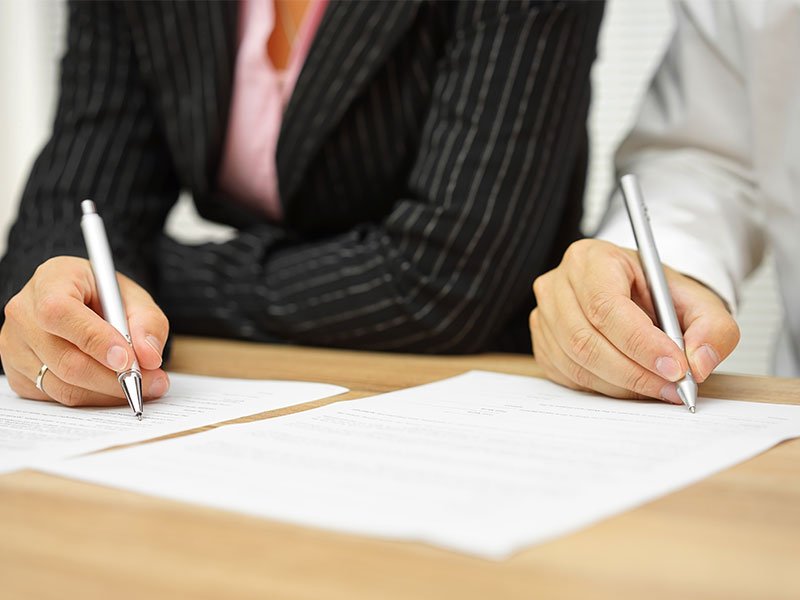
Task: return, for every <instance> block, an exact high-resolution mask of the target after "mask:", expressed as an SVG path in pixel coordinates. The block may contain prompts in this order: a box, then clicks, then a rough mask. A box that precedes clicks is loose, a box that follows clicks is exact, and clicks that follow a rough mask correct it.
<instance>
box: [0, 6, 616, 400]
mask: <svg viewBox="0 0 800 600" xmlns="http://www.w3.org/2000/svg"><path fill="white" fill-rule="evenodd" d="M263 1H265V0H262V2H263ZM266 1H269V2H270V7H271V8H270V10H272V9H273V8H274V10H273V11H272V12H271V14H272V19H273V23H274V31H273V33H272V34H270V37H269V44H272V42H273V41H274V37H275V31H277V26H278V18H280V19H281V20H282V22H283V17H284V13H283V12H282V11H284V10H286V7H285V6H284V7H283V8H281V7H280V6H279V5H278V1H277V0H266ZM273 1H274V2H275V5H274V6H272V4H271V2H273ZM254 2H256V0H249V1H248V3H249V4H252V3H254ZM248 3H227V2H198V3H189V2H178V3H169V2H156V3H149V2H138V3H130V2H119V3H116V2H102V3H100V2H94V3H81V2H76V3H74V4H71V5H70V8H69V34H68V36H69V37H68V48H67V52H66V55H65V56H64V59H63V63H62V80H61V97H60V101H59V105H58V111H57V116H56V121H55V125H54V130H53V136H52V138H51V140H50V141H49V143H48V144H47V145H46V147H45V148H44V150H43V151H42V153H41V155H40V157H39V158H38V160H37V161H36V163H35V165H34V167H33V171H32V173H31V176H30V180H29V182H28V185H27V187H26V189H25V192H24V196H23V199H22V203H21V206H20V211H19V216H18V219H17V221H16V223H15V224H14V226H13V228H12V230H11V233H10V237H9V244H8V252H7V255H6V256H5V257H4V259H3V260H2V262H0V302H1V303H2V304H3V305H5V307H6V310H5V322H4V323H3V326H2V330H0V358H2V362H3V366H4V368H5V370H6V373H7V375H8V377H9V382H10V383H11V385H12V387H13V388H14V389H15V390H16V391H17V392H18V393H19V394H20V395H23V396H26V397H32V398H41V399H44V398H47V397H50V398H53V399H55V400H57V401H61V402H64V403H67V404H73V405H75V404H109V403H118V402H121V401H122V398H121V396H120V395H119V394H120V390H119V386H118V384H117V382H116V378H115V376H114V373H113V371H114V370H120V369H121V368H125V366H126V365H127V364H129V363H130V361H131V360H132V358H133V357H132V356H130V355H129V353H128V352H127V351H126V349H125V348H126V347H125V345H124V343H123V340H121V339H120V337H119V336H118V334H116V332H115V331H113V330H112V329H111V328H110V326H108V325H107V324H106V323H105V322H104V321H102V319H100V318H99V317H98V316H97V314H96V313H95V312H94V310H92V309H95V310H96V309H97V297H96V291H95V289H94V285H93V280H92V278H91V277H90V276H89V273H90V271H89V267H88V263H87V262H86V261H85V260H84V259H82V258H79V257H82V256H85V250H84V245H83V242H82V239H81V234H80V227H79V224H78V222H79V201H80V200H82V199H83V198H92V199H93V200H94V201H95V202H96V204H97V206H98V210H99V212H100V214H102V215H103V217H104V218H105V220H106V224H107V227H108V229H109V235H110V238H111V240H112V246H113V252H114V255H115V259H116V264H117V268H118V269H119V271H120V272H121V274H124V275H125V276H126V277H124V278H123V280H122V291H123V296H124V298H125V302H126V304H127V309H128V313H129V319H130V322H131V330H132V337H133V343H134V348H135V351H136V354H137V356H138V357H139V362H140V364H141V366H142V367H143V369H144V390H145V394H146V396H148V397H157V396H160V395H162V394H163V393H164V392H165V391H166V389H167V387H168V380H167V376H166V374H165V373H164V372H163V371H162V370H161V369H160V366H161V355H162V351H163V348H164V345H165V343H166V338H167V329H168V321H167V319H168V320H169V324H170V325H171V327H172V329H173V330H174V331H180V332H189V333H195V334H205V335H219V336H230V337H238V338H244V339H252V340H262V341H289V342H295V343H305V344H319V345H327V346H338V347H351V348H364V349H373V350H393V351H413V352H431V353H433V352H438V353H446V352H476V351H482V350H490V349H491V350H512V351H526V350H529V349H530V341H529V334H528V328H527V316H528V314H529V312H530V310H531V308H532V306H531V304H532V295H531V292H530V282H531V281H532V280H533V279H534V277H535V276H537V275H538V274H540V273H542V272H544V271H546V270H547V269H549V268H551V267H552V266H554V264H555V263H556V262H557V259H558V258H559V257H560V255H561V253H562V252H563V250H564V248H565V247H566V246H567V245H568V244H569V243H570V242H572V241H573V240H575V239H576V238H577V237H578V222H579V219H580V213H581V195H582V189H583V182H584V173H585V169H586V131H585V119H586V113H587V109H588V104H589V71H590V67H591V64H592V61H593V59H594V56H595V42H596V37H597V30H598V27H599V23H600V19H601V16H602V3H598V2H436V1H429V2H385V3H384V2H337V1H335V0H332V1H331V2H330V3H328V4H327V6H325V7H324V8H321V9H319V10H318V11H317V14H318V21H317V22H316V23H315V25H314V31H313V33H312V34H311V36H310V39H309V44H308V47H307V48H306V50H305V53H304V55H303V60H302V64H301V65H300V66H298V68H297V72H296V73H295V79H293V80H292V83H291V85H292V86H293V87H292V88H291V89H292V91H291V93H290V94H289V95H288V96H287V97H286V98H285V105H281V104H280V103H279V106H280V108H279V110H278V111H277V112H275V111H273V112H272V116H271V117H270V118H272V117H274V118H275V119H276V120H275V121H274V122H275V123H276V124H277V125H276V131H277V133H276V134H275V139H274V145H273V146H272V150H271V154H270V153H269V152H268V153H267V155H263V156H261V155H254V154H253V152H252V151H250V155H249V156H250V158H253V157H254V156H255V157H256V158H257V159H258V160H256V162H255V165H256V166H255V167H254V169H255V170H253V171H246V172H245V173H244V175H242V173H241V169H239V171H240V172H239V174H238V179H237V174H236V170H237V165H239V163H238V162H237V161H236V160H233V161H232V159H231V156H236V151H237V149H236V148H232V146H236V144H237V143H238V144H240V146H239V150H241V149H242V148H245V150H244V153H245V154H247V152H248V150H247V149H246V147H247V145H248V144H249V143H250V142H252V141H253V140H254V139H256V140H257V139H260V138H259V136H260V134H256V132H257V131H259V129H258V127H256V125H257V124H259V123H261V120H260V118H259V119H255V120H253V119H251V120H247V119H246V118H245V119H244V120H242V119H240V120H239V123H240V126H239V132H240V133H239V137H238V138H236V136H235V135H234V130H235V129H236V127H235V126H234V123H235V122H236V120H235V117H234V115H235V114H238V115H241V114H243V113H242V112H241V111H240V109H239V108H237V102H238V101H237V94H240V89H241V88H242V87H244V88H245V92H244V93H245V95H246V93H247V89H246V86H247V84H246V83H244V84H243V83H241V81H243V80H240V71H239V69H240V63H242V62H246V61H244V59H242V56H243V53H244V52H245V48H246V47H248V46H247V44H246V40H247V39H249V38H248V37H247V35H248V34H247V33H246V30H248V28H250V25H249V21H247V19H244V18H243V17H242V14H243V13H240V12H239V11H240V10H244V7H245V6H247V4H248ZM289 8H290V9H292V10H295V9H296V8H297V7H294V8H292V7H289ZM318 8H319V7H318ZM295 12H297V11H295ZM301 12H302V11H301ZM304 18H305V17H304ZM267 20H269V19H267ZM237 24H238V27H239V28H238V29H237ZM284 25H286V23H285V22H284ZM253 29H255V27H253ZM289 29H290V28H289V27H288V26H287V27H285V30H286V32H287V33H292V32H290V31H289ZM243 31H245V33H243ZM298 31H299V30H298ZM294 33H297V32H294ZM306 33H308V28H306ZM243 36H244V37H243ZM288 37H294V36H288ZM263 42H264V40H261V41H257V43H256V46H255V47H258V48H261V50H263V49H264V47H265V44H264V43H263ZM271 52H272V48H271V47H270V54H269V55H270V56H272V54H271ZM289 56H291V53H290V54H289ZM300 67H302V68H300ZM279 81H285V80H279ZM276 89H277V88H276ZM274 91H275V89H273V92H274ZM251 96H252V94H251ZM245 104H246V103H245ZM245 104H243V106H244V105H245ZM264 118H267V117H266V116H265V117H264ZM242 123H244V126H243V127H242V126H241V124H242ZM249 126H252V131H249V130H248V127H249ZM265 135H266V134H265ZM232 139H234V140H235V139H239V142H232V141H231V140H232ZM231 161H232V166H231ZM226 164H227V165H229V166H231V168H232V171H233V175H231V173H230V172H228V168H227V167H226ZM262 167H263V168H264V169H265V172H267V175H266V176H264V177H263V178H262V179H263V181H262V183H263V184H264V187H263V188H262V189H267V188H268V187H269V186H270V185H272V186H273V188H274V190H273V192H274V193H273V198H272V202H271V203H270V202H268V201H266V200H268V199H265V198H261V197H259V193H260V192H258V190H257V189H256V192H255V193H254V194H253V193H252V191H253V190H252V189H251V190H250V192H251V194H250V195H251V196H255V197H254V198H247V197H246V196H247V195H248V193H247V192H241V193H240V192H239V191H237V190H242V189H243V188H242V187H241V186H242V185H244V186H245V188H246V187H247V186H248V185H250V184H252V183H253V182H254V181H256V180H258V178H257V177H256V175H255V173H256V171H258V172H261V168H262ZM269 173H272V174H271V175H270V174H269ZM249 174H252V175H253V176H252V177H250V176H249ZM231 182H233V183H231ZM251 187H252V186H251ZM256 187H257V186H256ZM181 190H186V191H189V192H191V194H192V197H193V199H194V202H195V204H196V206H197V209H198V211H199V212H200V214H201V215H203V216H204V217H206V218H208V219H211V220H215V221H219V222H221V223H226V224H229V225H232V226H233V227H235V228H236V235H235V236H234V237H233V239H231V240H230V241H228V242H225V243H221V244H205V245H200V246H188V245H182V244H179V243H177V242H175V241H173V240H171V239H169V238H168V237H166V236H165V235H164V234H163V225H164V221H165V218H166V216H167V213H168V212H169V210H170V208H171V207H172V205H173V204H174V202H175V201H176V199H177V197H178V194H179V192H180V191H181ZM37 267H38V270H37ZM151 294H152V297H151ZM153 298H155V300H153ZM87 307H88V308H87ZM162 310H163V312H162ZM165 315H166V316H165ZM43 364H47V365H48V366H49V367H50V370H49V371H48V372H47V376H46V377H45V378H44V379H43V381H42V384H43V385H42V387H43V388H44V389H43V390H39V389H37V388H35V387H34V384H33V381H34V379H35V378H36V374H37V373H38V372H39V369H40V367H41V366H42V365H43Z"/></svg>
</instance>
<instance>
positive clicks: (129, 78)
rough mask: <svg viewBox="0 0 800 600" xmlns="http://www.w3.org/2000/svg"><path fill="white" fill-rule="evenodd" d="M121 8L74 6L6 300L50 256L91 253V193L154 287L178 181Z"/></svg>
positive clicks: (13, 235) (13, 237) (130, 270)
mask: <svg viewBox="0 0 800 600" xmlns="http://www.w3.org/2000/svg"><path fill="white" fill-rule="evenodd" d="M120 12H121V11H120V7H119V6H118V5H114V4H112V3H107V2H71V3H70V4H69V6H68V33H67V36H68V37H67V48H66V53H65V55H64V57H63V59H62V62H61V81H60V97H59V100H58V105H57V109H56V117H55V122H54V125H53V133H52V136H51V138H50V140H49V141H48V142H47V144H46V145H45V146H44V148H43V150H42V151H41V153H40V155H39V157H38V158H37V159H36V161H35V163H34V165H33V169H32V172H31V174H30V177H29V180H28V183H27V185H26V187H25V189H24V192H23V196H22V200H21V203H20V207H19V214H18V216H17V219H16V222H15V223H14V225H13V226H12V228H11V231H10V234H9V240H8V250H7V253H6V255H5V257H4V258H3V259H2V262H0V305H2V306H5V304H6V303H7V302H8V300H9V299H10V298H11V296H13V295H14V294H16V293H17V292H18V291H19V290H20V289H21V288H22V286H23V285H24V284H25V282H26V281H27V280H28V279H30V277H31V275H32V274H33V272H34V270H35V269H36V267H37V266H38V265H39V264H41V263H42V262H44V261H46V260H47V259H48V258H51V257H53V256H58V255H74V256H84V257H85V256H86V250H85V247H84V242H83V238H82V235H81V229H80V201H81V200H83V199H86V198H91V199H93V200H94V201H95V203H96V204H97V206H98V210H99V212H100V214H101V215H102V216H103V218H104V221H105V224H106V228H107V230H108V235H109V240H110V243H111V246H112V250H113V252H114V257H115V263H116V267H117V270H119V271H121V272H123V273H125V274H126V275H128V276H130V277H132V278H133V279H134V280H136V281H138V282H139V283H141V284H142V285H144V286H145V287H148V288H149V287H151V286H152V284H153V281H154V277H153V264H154V252H155V248H156V244H155V240H156V238H157V235H158V232H159V231H160V230H161V229H162V227H163V223H164V220H165V218H166V214H167V212H168V211H169V209H170V207H171V206H172V204H173V203H174V202H175V200H176V199H177V194H178V183H177V180H176V176H175V173H174V169H173V168H172V164H171V159H170V157H169V155H168V153H167V151H166V148H167V146H166V144H165V143H164V141H163V139H162V136H161V134H160V132H159V127H158V125H157V123H156V120H155V118H154V115H153V112H152V111H151V107H150V105H149V104H148V96H147V94H146V90H145V88H144V85H143V84H142V81H141V80H140V77H139V72H138V70H137V64H136V58H135V56H134V52H133V44H132V40H131V35H130V31H129V28H128V26H127V23H126V20H125V18H124V15H122V14H120ZM0 324H2V316H0Z"/></svg>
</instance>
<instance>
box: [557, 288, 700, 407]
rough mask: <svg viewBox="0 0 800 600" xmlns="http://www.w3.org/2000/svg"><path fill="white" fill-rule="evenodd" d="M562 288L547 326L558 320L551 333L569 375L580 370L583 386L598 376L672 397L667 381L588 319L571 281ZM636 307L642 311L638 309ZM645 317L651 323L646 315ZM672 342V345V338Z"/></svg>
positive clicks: (638, 391) (620, 386) (652, 395)
mask: <svg viewBox="0 0 800 600" xmlns="http://www.w3.org/2000/svg"><path fill="white" fill-rule="evenodd" d="M561 287H563V288H564V289H563V290H562V289H560V288H559V289H557V297H558V298H559V302H558V303H557V304H556V305H555V306H554V313H555V318H554V320H553V321H547V323H546V325H548V326H549V324H550V323H551V322H552V323H557V326H554V327H553V328H552V333H551V335H552V336H553V339H554V342H555V343H556V344H558V345H559V346H560V348H561V350H562V352H563V354H564V355H566V358H568V360H569V362H570V363H571V364H570V365H565V364H564V363H563V362H562V363H561V364H560V365H559V366H561V367H567V368H568V369H569V371H568V373H567V374H568V375H570V376H572V375H573V373H572V371H574V372H575V376H576V377H577V376H578V373H580V377H582V378H583V379H584V380H583V381H581V383H582V385H584V386H588V383H587V381H594V380H595V379H599V380H601V381H604V382H606V384H610V385H612V386H613V387H614V388H617V389H624V390H629V391H630V392H633V393H634V394H636V395H639V396H646V397H650V398H662V397H664V395H665V394H666V395H667V399H668V400H671V399H672V397H671V396H670V394H669V387H667V389H665V386H667V383H668V380H667V379H666V378H664V377H660V376H658V375H656V374H654V373H653V372H651V371H649V370H648V369H646V368H644V367H643V366H642V365H640V364H639V363H637V362H635V361H634V360H632V359H631V358H630V357H628V356H626V355H625V354H623V353H622V352H621V351H620V350H619V349H618V348H617V347H616V346H614V345H613V344H612V343H611V342H610V341H609V340H608V339H606V337H605V336H603V335H602V333H601V332H600V331H598V330H597V329H595V328H594V326H593V324H592V323H590V322H589V320H588V319H587V318H586V316H585V315H584V313H583V311H582V309H581V306H580V305H579V304H578V300H577V298H576V292H575V290H574V289H573V288H572V287H571V285H570V283H569V281H564V282H563V285H562V286H561ZM636 310H637V311H638V312H639V313H640V314H642V313H641V311H639V309H638V308H637V309H636ZM642 316H643V317H644V318H645V319H646V320H647V321H648V322H649V319H647V317H646V316H644V315H642ZM651 326H652V324H651ZM670 343H671V344H672V341H671V340H670ZM673 345H674V344H673ZM684 360H685V359H684ZM584 370H585V371H588V374H587V373H584V372H583V371H584ZM684 372H685V371H684ZM593 389H598V388H593ZM604 393H605V392H604ZM615 395H617V397H629V396H630V394H627V395H625V396H620V395H619V392H617V393H616V394H615Z"/></svg>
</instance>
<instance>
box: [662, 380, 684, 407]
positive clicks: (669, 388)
mask: <svg viewBox="0 0 800 600" xmlns="http://www.w3.org/2000/svg"><path fill="white" fill-rule="evenodd" d="M660 394H661V399H662V400H666V401H667V402H669V403H670V404H683V401H682V400H681V397H680V396H678V387H677V386H676V385H675V384H674V383H668V384H667V385H665V386H664V387H662V388H661V392H660Z"/></svg>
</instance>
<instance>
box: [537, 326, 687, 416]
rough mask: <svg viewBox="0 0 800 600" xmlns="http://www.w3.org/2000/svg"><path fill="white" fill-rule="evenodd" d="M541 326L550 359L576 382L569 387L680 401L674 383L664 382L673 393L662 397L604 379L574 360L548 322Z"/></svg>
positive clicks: (564, 375)
mask: <svg viewBox="0 0 800 600" xmlns="http://www.w3.org/2000/svg"><path fill="white" fill-rule="evenodd" d="M540 328H541V332H542V338H543V339H544V340H545V344H546V346H547V347H549V348H550V349H551V350H550V353H549V354H548V359H550V360H551V361H552V364H553V366H554V368H555V369H556V370H558V371H559V372H560V373H561V374H562V376H563V377H565V378H566V379H568V380H570V381H572V382H574V384H573V385H570V386H569V387H572V388H573V389H585V390H592V391H596V392H600V393H601V394H604V395H606V396H611V397H613V398H632V399H637V400H642V399H648V400H649V399H651V398H654V397H655V398H658V399H660V400H664V401H666V402H670V403H674V404H679V403H680V398H679V397H678V395H677V392H676V391H675V390H674V384H667V383H666V382H664V385H669V386H671V387H672V388H673V389H672V393H669V392H666V391H665V392H666V393H665V396H664V397H662V396H661V395H655V396H654V395H651V394H641V393H637V392H635V391H632V390H631V389H628V388H626V387H622V386H619V385H615V384H614V383H613V382H610V381H607V380H605V379H603V378H602V377H600V376H598V375H596V374H595V373H593V372H591V371H589V370H588V369H586V368H584V367H583V366H581V365H580V364H578V363H576V362H575V361H573V360H572V359H571V358H570V357H569V355H567V353H566V352H564V351H563V349H561V348H560V346H559V344H558V341H557V337H556V336H555V335H554V334H553V331H552V329H551V328H550V327H549V324H548V323H546V322H543V323H541V327H540ZM576 385H577V387H576ZM662 387H663V385H662ZM659 391H660V390H659Z"/></svg>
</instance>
